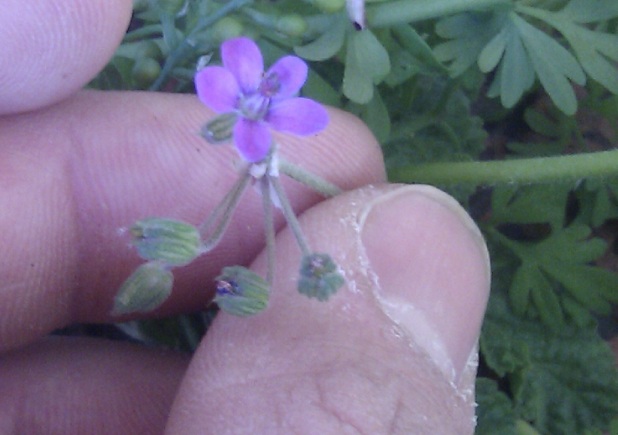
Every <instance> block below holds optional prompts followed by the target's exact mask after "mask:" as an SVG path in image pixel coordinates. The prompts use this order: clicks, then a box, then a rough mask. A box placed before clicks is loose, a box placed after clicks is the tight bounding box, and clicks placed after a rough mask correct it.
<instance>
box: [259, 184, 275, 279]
mask: <svg viewBox="0 0 618 435" xmlns="http://www.w3.org/2000/svg"><path fill="white" fill-rule="evenodd" d="M269 178H270V177H269V176H268V175H265V176H264V177H262V179H261V180H260V190H261V192H262V207H263V208H264V232H265V234H266V265H267V269H266V282H267V283H268V286H269V287H270V286H272V284H273V279H274V277H275V222H274V220H273V203H272V198H271V197H270V180H269Z"/></svg>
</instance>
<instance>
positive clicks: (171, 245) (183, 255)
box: [131, 218, 201, 266]
mask: <svg viewBox="0 0 618 435" xmlns="http://www.w3.org/2000/svg"><path fill="white" fill-rule="evenodd" d="M131 235H132V236H133V244H134V245H135V248H136V249H137V252H138V254H139V256H140V257H142V258H143V259H144V260H156V261H160V262H162V263H164V264H166V265H168V266H184V265H186V264H189V263H190V262H192V261H193V260H195V258H196V257H197V256H199V255H200V246H201V238H200V233H199V231H198V229H197V228H196V227H194V226H193V225H191V224H188V223H186V222H182V221H178V220H174V219H164V218H149V219H142V220H139V221H137V222H135V224H134V225H133V226H132V227H131Z"/></svg>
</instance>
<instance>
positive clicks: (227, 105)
mask: <svg viewBox="0 0 618 435" xmlns="http://www.w3.org/2000/svg"><path fill="white" fill-rule="evenodd" d="M195 90H196V91H197V96H198V97H199V99H200V101H201V102H202V103H204V104H205V105H206V106H208V107H210V108H211V109H212V110H214V111H215V112H217V113H225V112H230V111H232V110H234V109H235V108H236V104H237V102H238V96H239V94H240V88H239V87H238V83H237V82H236V79H235V78H234V76H233V75H232V73H231V72H229V71H228V70H226V69H225V68H223V67H220V66H209V67H206V68H204V69H203V70H201V71H199V72H198V73H197V74H196V75H195Z"/></svg>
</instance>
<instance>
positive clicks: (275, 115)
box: [265, 98, 328, 136]
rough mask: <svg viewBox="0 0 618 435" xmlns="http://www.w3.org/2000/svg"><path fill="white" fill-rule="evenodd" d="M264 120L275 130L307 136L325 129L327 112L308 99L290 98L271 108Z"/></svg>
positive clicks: (318, 104)
mask: <svg viewBox="0 0 618 435" xmlns="http://www.w3.org/2000/svg"><path fill="white" fill-rule="evenodd" d="M265 120H266V122H268V123H269V124H270V125H271V126H272V128H274V129H275V130H279V131H285V132H288V133H293V134H296V135H299V136H308V135H310V134H314V133H317V132H319V131H321V130H324V128H326V126H327V125H328V112H327V111H326V109H325V108H324V106H322V105H321V104H320V103H317V102H315V101H313V100H310V99H309V98H290V99H288V100H283V101H280V102H277V103H276V104H274V105H273V106H271V108H270V110H269V111H268V114H267V115H266V118H265Z"/></svg>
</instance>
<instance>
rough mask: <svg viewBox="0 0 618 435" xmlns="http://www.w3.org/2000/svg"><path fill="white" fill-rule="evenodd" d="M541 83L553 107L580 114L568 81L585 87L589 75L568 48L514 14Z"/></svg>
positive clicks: (512, 17) (567, 112) (514, 20)
mask: <svg viewBox="0 0 618 435" xmlns="http://www.w3.org/2000/svg"><path fill="white" fill-rule="evenodd" d="M511 19H512V20H513V22H514V24H515V25H516V26H517V28H518V30H519V32H520V37H521V39H522V42H523V44H524V46H525V48H526V51H527V52H528V55H529V56H530V60H531V62H532V64H533V66H534V69H535V72H536V74H537V76H538V78H539V81H540V82H541V84H542V85H543V87H544V88H545V90H546V91H547V94H548V95H549V97H550V98H551V99H552V101H553V102H554V104H556V106H557V107H558V108H559V109H560V110H562V111H563V112H564V113H566V114H567V115H572V114H574V113H575V111H576V110H577V99H576V98H575V92H574V91H573V87H572V86H571V83H570V82H569V80H568V79H571V80H572V81H573V82H575V83H577V84H579V85H583V84H584V83H585V82H586V75H585V74H584V71H583V70H582V68H581V66H580V65H579V63H578V62H577V60H576V59H575V58H574V57H573V55H572V54H571V53H569V52H568V51H567V49H566V48H564V47H563V46H561V45H560V44H559V43H558V42H556V40H555V39H553V38H551V37H549V36H548V35H547V34H545V33H544V32H542V31H540V30H538V29H537V28H536V27H534V26H532V25H530V24H528V23H527V22H526V21H525V20H523V19H522V18H520V17H519V16H517V15H515V14H512V15H511Z"/></svg>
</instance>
